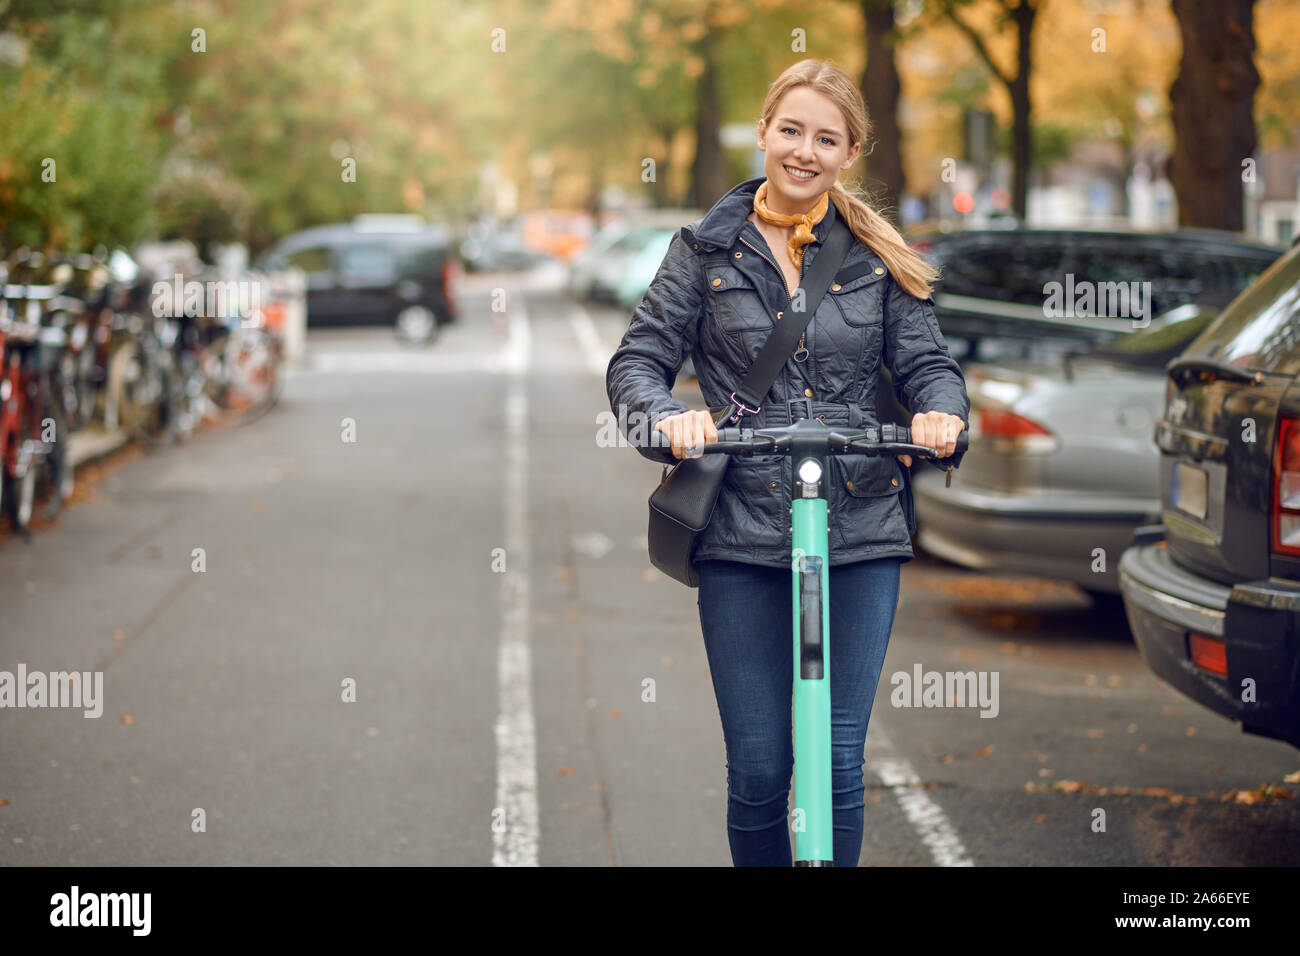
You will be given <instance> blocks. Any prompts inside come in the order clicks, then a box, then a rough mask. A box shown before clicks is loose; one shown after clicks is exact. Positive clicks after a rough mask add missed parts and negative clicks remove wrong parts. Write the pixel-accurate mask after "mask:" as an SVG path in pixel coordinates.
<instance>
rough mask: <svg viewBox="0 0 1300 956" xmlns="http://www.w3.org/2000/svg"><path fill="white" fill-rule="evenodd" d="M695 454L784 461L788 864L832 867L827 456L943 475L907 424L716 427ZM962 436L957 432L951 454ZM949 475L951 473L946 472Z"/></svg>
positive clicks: (963, 441) (962, 443) (934, 454)
mask: <svg viewBox="0 0 1300 956" xmlns="http://www.w3.org/2000/svg"><path fill="white" fill-rule="evenodd" d="M717 431H718V440H717V441H716V442H709V443H707V444H705V445H703V446H699V447H698V448H697V449H696V450H697V451H699V452H700V453H702V454H715V453H727V454H732V455H746V456H748V455H788V456H789V458H790V487H791V494H790V502H791V508H790V514H791V527H792V529H793V530H792V531H791V561H790V567H791V584H790V586H791V596H792V599H793V601H792V606H793V610H794V615H793V616H794V621H793V623H794V718H793V719H794V788H795V800H796V803H795V809H794V831H795V863H794V865H795V866H834V865H835V862H834V858H835V853H834V840H833V837H832V829H831V823H832V817H831V813H832V811H831V685H830V640H829V636H830V572H829V568H830V553H829V552H830V549H829V543H828V536H827V526H826V524H827V523H826V514H827V510H826V509H827V485H826V482H825V481H824V480H823V477H824V476H825V475H826V474H827V472H828V471H829V464H830V456H831V455H875V456H884V455H912V456H915V457H920V456H928V457H927V458H925V459H924V460H927V461H929V462H930V463H931V464H933V465H935V466H936V467H939V468H942V469H944V470H945V471H948V472H949V473H951V470H952V466H951V464H948V465H944V464H943V462H944V461H947V459H941V458H939V455H938V451H937V449H934V448H927V447H925V446H924V445H914V444H912V443H911V442H910V440H909V439H910V437H911V436H910V434H909V429H907V428H905V427H903V426H898V425H892V424H891V425H882V426H881V427H880V428H874V427H872V428H865V429H863V428H842V427H839V426H829V425H826V424H825V423H824V422H822V421H820V420H818V419H815V418H807V419H802V420H800V421H798V422H795V423H794V424H793V425H778V426H773V427H769V428H743V427H742V428H719V429H718V430H717ZM968 440H969V437H968V432H967V431H965V430H963V431H962V432H961V434H959V435H958V436H957V448H956V450H955V451H954V456H955V455H957V454H960V453H961V452H963V451H965V450H966V448H967V443H968ZM950 478H951V474H950Z"/></svg>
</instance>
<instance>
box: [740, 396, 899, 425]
mask: <svg viewBox="0 0 1300 956" xmlns="http://www.w3.org/2000/svg"><path fill="white" fill-rule="evenodd" d="M803 418H819V419H821V420H822V421H823V422H825V423H826V424H827V425H844V426H847V427H849V428H865V427H866V426H867V425H874V424H876V420H875V416H874V415H873V414H870V413H868V411H867V409H865V408H863V407H862V406H861V405H847V404H845V403H843V402H816V401H813V400H812V399H811V398H792V399H790V400H788V401H785V402H781V403H779V404H775V403H768V404H765V405H764V406H763V408H762V410H761V411H760V412H759V413H758V414H757V415H745V416H743V417H742V418H741V424H742V425H744V424H748V425H749V426H750V427H755V426H758V425H767V426H772V425H793V424H794V423H795V422H796V421H799V420H800V419H803Z"/></svg>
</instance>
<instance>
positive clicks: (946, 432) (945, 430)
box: [898, 412, 966, 468]
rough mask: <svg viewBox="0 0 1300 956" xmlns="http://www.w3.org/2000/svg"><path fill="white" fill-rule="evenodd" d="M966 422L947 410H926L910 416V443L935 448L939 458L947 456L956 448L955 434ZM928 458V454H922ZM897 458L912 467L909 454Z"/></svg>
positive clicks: (958, 432) (957, 433) (960, 430)
mask: <svg viewBox="0 0 1300 956" xmlns="http://www.w3.org/2000/svg"><path fill="white" fill-rule="evenodd" d="M965 427H966V423H965V422H963V421H962V420H961V419H960V418H958V417H957V416H956V415H949V414H948V413H947V412H926V413H924V414H916V415H913V416H912V429H911V432H912V444H913V445H927V446H929V447H930V448H934V449H937V450H938V452H939V457H940V458H947V457H948V456H949V455H951V454H952V453H953V452H955V451H956V450H957V436H958V435H960V434H961V433H962V430H963V429H965ZM921 457H922V458H928V457H929V456H928V455H922V456H921ZM898 460H899V461H901V462H902V463H903V464H904V465H905V466H906V467H908V468H910V467H912V456H911V455H899V456H898Z"/></svg>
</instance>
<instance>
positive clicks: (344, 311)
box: [257, 216, 462, 341]
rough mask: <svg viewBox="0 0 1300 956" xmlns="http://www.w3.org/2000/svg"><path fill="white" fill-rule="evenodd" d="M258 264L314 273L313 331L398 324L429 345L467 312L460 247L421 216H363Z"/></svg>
mask: <svg viewBox="0 0 1300 956" xmlns="http://www.w3.org/2000/svg"><path fill="white" fill-rule="evenodd" d="M257 265H258V267H259V268H262V269H267V270H276V269H282V268H286V267H297V268H299V269H302V270H303V272H304V273H306V276H307V324H308V326H309V327H318V326H324V325H370V324H376V323H382V324H395V325H396V327H397V330H398V332H399V333H400V334H402V335H403V336H404V337H406V338H408V339H410V340H412V341H428V340H430V339H432V338H434V337H435V336H436V335H437V333H438V330H439V329H441V328H442V326H444V325H446V324H448V323H450V322H454V321H456V319H457V317H458V315H459V304H458V301H457V298H458V287H459V283H460V277H461V274H462V264H461V260H460V254H459V252H458V249H457V242H456V241H455V239H454V238H453V237H452V235H451V234H450V232H449V231H448V230H446V229H443V228H441V227H439V226H434V225H430V224H428V223H426V222H424V221H423V220H421V219H420V218H419V217H414V216H358V217H357V218H356V219H355V220H354V221H352V222H350V223H344V224H340V225H330V226H318V227H316V228H313V229H307V230H304V231H302V232H297V233H294V234H293V235H291V236H288V237H286V238H285V239H283V240H281V241H280V242H279V243H278V244H277V245H275V246H274V247H273V248H271V249H270V250H268V251H267V252H266V253H264V254H263V255H262V256H261V257H260V258H259V259H258V262H257Z"/></svg>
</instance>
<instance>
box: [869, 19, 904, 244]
mask: <svg viewBox="0 0 1300 956" xmlns="http://www.w3.org/2000/svg"><path fill="white" fill-rule="evenodd" d="M862 17H863V20H864V21H865V25H866V34H867V35H866V46H867V65H866V67H865V68H864V69H863V71H862V79H861V82H860V86H861V89H862V98H863V99H864V100H866V103H867V115H868V117H869V118H870V120H871V125H872V131H871V138H869V139H868V142H866V143H863V144H862V155H863V157H864V158H865V161H866V170H867V175H866V178H865V181H864V185H865V186H867V188H868V192H869V193H870V194H871V196H872V200H873V205H874V206H875V207H876V209H877V210H878V211H879V212H880V213H881V214H882V215H883V216H884V217H885V218H886V219H889V220H891V221H892V222H893V223H894V225H895V226H899V225H900V224H901V217H900V215H899V212H898V204H899V202H900V201H901V199H902V196H903V189H904V188H905V186H906V182H905V180H904V176H903V155H902V147H901V140H902V137H901V135H900V133H899V129H898V100H899V81H898V65H897V63H896V62H895V60H894V41H895V39H896V38H897V33H896V31H895V27H894V4H893V0H884V2H883V3H882V2H881V0H862ZM871 139H874V141H875V142H874V146H873V145H872V142H871ZM868 149H870V150H871V155H870V157H867V155H866V153H867V150H868Z"/></svg>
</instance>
